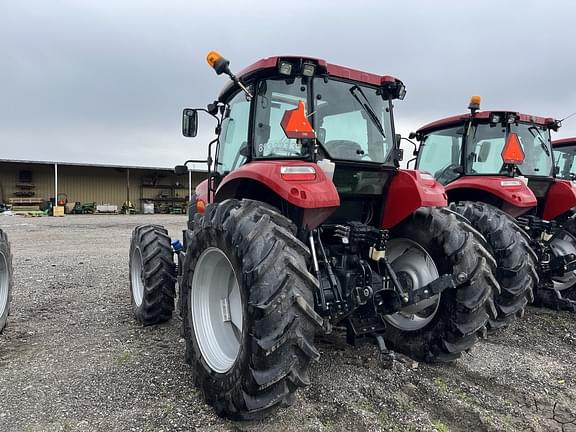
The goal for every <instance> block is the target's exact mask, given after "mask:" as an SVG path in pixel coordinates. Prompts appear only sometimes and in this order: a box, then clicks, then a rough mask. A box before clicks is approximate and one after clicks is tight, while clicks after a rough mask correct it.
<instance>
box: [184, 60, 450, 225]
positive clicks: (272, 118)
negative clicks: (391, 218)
mask: <svg viewBox="0 0 576 432" xmlns="http://www.w3.org/2000/svg"><path fill="white" fill-rule="evenodd" d="M208 61H209V63H211V65H212V66H213V67H214V68H215V69H216V72H217V73H218V72H220V73H226V74H228V75H230V76H231V77H232V80H231V82H229V83H228V85H227V86H226V87H225V88H224V89H223V90H222V92H221V93H220V96H219V98H218V100H217V101H216V102H214V103H213V104H211V105H210V107H209V108H208V110H190V109H187V110H185V112H184V119H183V132H184V135H185V136H193V135H194V134H195V127H196V126H195V122H196V118H197V114H196V113H197V111H209V113H211V114H213V115H214V116H215V117H216V118H217V120H218V126H217V131H216V132H217V134H218V135H219V137H218V139H217V140H216V142H215V144H216V151H215V164H214V167H213V172H212V173H211V175H210V183H209V186H206V188H205V189H206V195H205V196H202V197H199V198H200V199H201V200H203V201H205V203H208V202H214V201H221V200H222V199H225V198H231V197H235V196H238V194H239V193H241V195H242V196H243V197H248V198H254V199H256V198H258V199H262V197H263V196H264V197H268V199H269V201H270V202H269V204H270V205H273V206H275V207H278V208H283V212H284V213H285V214H290V215H291V217H293V218H294V219H299V218H298V215H296V214H295V213H297V212H298V211H297V210H296V209H295V207H299V208H307V205H306V202H308V203H309V205H310V206H312V205H313V204H314V203H313V202H312V201H311V200H312V199H313V198H312V195H313V192H314V191H313V190H312V189H313V188H312V189H311V188H309V187H308V186H307V185H306V184H303V185H302V186H300V187H295V186H294V184H293V183H292V184H291V182H292V181H302V180H305V181H306V180H309V181H311V182H314V181H316V184H315V187H316V188H318V187H320V186H319V185H320V183H321V182H322V181H324V179H326V181H328V182H329V183H330V185H325V186H323V187H324V191H323V193H322V194H321V196H319V197H316V198H317V199H320V200H321V201H322V202H323V205H322V206H323V207H324V208H325V210H324V211H323V213H322V215H320V214H319V213H318V212H317V211H313V210H305V211H304V213H305V214H303V216H302V217H303V218H304V222H305V225H307V226H310V227H314V226H313V225H315V223H316V222H313V221H319V220H320V219H321V218H322V217H324V216H325V215H326V214H327V212H328V210H326V209H328V208H330V209H331V210H330V213H331V219H330V220H331V221H332V222H345V221H349V220H359V221H364V222H366V221H373V222H374V223H375V224H377V223H378V222H380V221H381V220H382V218H383V202H382V201H383V196H384V190H385V187H386V185H387V184H388V182H389V181H390V180H391V178H392V176H393V174H394V172H395V171H397V168H398V166H399V162H400V159H401V152H400V151H399V143H398V138H397V137H396V135H395V131H394V120H393V100H394V99H403V98H404V95H405V87H404V84H403V83H402V82H401V81H400V80H398V79H396V78H394V77H391V76H387V75H385V76H381V75H375V74H371V73H367V72H361V71H357V70H354V69H350V68H347V67H344V66H338V65H334V64H330V63H327V62H326V61H324V60H321V59H316V58H309V57H290V56H286V57H269V58H265V59H262V60H259V61H257V62H256V63H254V64H252V65H251V66H248V67H247V68H245V69H244V70H242V71H240V72H239V73H238V75H237V76H235V75H233V74H232V73H231V72H230V71H229V69H228V66H227V60H225V59H223V58H222V57H221V56H219V54H217V53H211V54H209V56H208ZM189 119H193V120H194V121H193V122H192V123H193V124H192V125H191V124H190V121H189ZM264 170H269V171H266V175H264ZM274 177H276V179H277V180H276V181H268V180H269V179H274ZM319 182H320V183H319ZM433 183H434V182H433ZM312 185H313V184H312V183H310V186H312ZM435 187H436V189H437V190H436V192H438V195H439V196H440V197H441V196H442V195H443V191H442V190H440V189H441V188H440V186H439V185H436V186H435ZM286 202H288V204H287V203H286ZM292 204H293V205H292ZM203 205H204V204H203ZM314 206H315V207H318V205H316V204H314Z"/></svg>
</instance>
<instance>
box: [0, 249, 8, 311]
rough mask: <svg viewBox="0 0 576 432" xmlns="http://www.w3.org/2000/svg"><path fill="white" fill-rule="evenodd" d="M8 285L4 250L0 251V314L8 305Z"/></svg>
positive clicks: (6, 260)
mask: <svg viewBox="0 0 576 432" xmlns="http://www.w3.org/2000/svg"><path fill="white" fill-rule="evenodd" d="M9 285H10V280H9V274H8V258H7V257H6V255H5V254H4V252H2V251H0V316H2V315H4V311H5V310H6V307H7V306H8V288H9Z"/></svg>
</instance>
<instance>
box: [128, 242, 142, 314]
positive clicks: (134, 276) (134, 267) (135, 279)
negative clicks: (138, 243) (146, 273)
mask: <svg viewBox="0 0 576 432" xmlns="http://www.w3.org/2000/svg"><path fill="white" fill-rule="evenodd" d="M130 264H131V265H130V282H131V285H132V297H133V298H134V303H136V306H140V305H141V304H142V301H143V300H144V280H143V278H142V276H143V269H144V261H143V260H142V252H141V251H140V248H139V247H136V248H134V250H133V251H132V256H131V257H130Z"/></svg>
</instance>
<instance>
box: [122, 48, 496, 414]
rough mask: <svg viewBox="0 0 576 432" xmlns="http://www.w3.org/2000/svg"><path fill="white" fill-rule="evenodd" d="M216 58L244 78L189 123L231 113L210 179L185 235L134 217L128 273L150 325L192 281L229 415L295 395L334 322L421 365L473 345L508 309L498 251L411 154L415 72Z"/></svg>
mask: <svg viewBox="0 0 576 432" xmlns="http://www.w3.org/2000/svg"><path fill="white" fill-rule="evenodd" d="M207 60H208V63H209V64H210V65H211V66H212V67H213V68H214V69H215V71H216V72H217V73H218V74H222V73H224V74H227V75H228V76H230V78H231V82H230V83H229V84H228V85H227V86H226V87H225V88H224V90H223V91H222V92H221V94H220V96H219V98H218V100H217V101H215V102H214V103H212V104H210V105H208V107H207V109H185V110H184V114H183V134H184V135H185V136H188V137H193V136H196V134H197V121H198V120H197V119H198V112H199V111H203V112H206V113H208V114H209V115H211V116H212V117H213V118H214V119H215V120H216V130H215V133H216V135H217V138H216V139H214V140H213V141H212V142H211V143H210V144H209V146H208V147H209V156H208V179H207V180H206V181H204V182H202V183H201V184H200V185H199V186H198V187H197V188H196V191H195V195H194V197H193V200H192V204H191V207H190V210H189V221H188V227H187V229H186V230H184V231H183V243H184V245H183V247H181V246H180V245H179V244H178V243H177V242H176V243H174V244H173V247H172V248H171V241H170V238H169V237H168V233H167V231H166V230H165V229H164V228H163V227H161V226H157V225H146V226H140V227H137V228H136V229H135V230H134V233H133V237H132V244H131V248H130V282H131V283H130V286H131V292H132V304H133V308H134V313H135V316H136V318H137V319H138V320H139V321H140V322H141V323H142V324H144V325H149V324H155V323H158V322H161V321H164V320H166V319H168V318H169V317H170V315H171V313H172V311H173V309H174V297H175V296H176V290H175V281H177V282H178V298H179V301H178V309H179V312H180V314H181V316H182V321H183V333H184V337H185V340H186V359H187V361H188V362H189V363H190V364H191V365H192V366H193V369H194V373H195V375H196V383H197V385H198V387H199V388H200V389H201V391H202V393H203V394H204V397H205V399H206V400H207V402H209V403H210V404H212V405H213V406H214V407H215V409H216V412H217V413H218V414H219V415H221V416H226V417H231V418H235V419H251V418H258V417H262V416H265V415H267V414H268V413H269V412H271V411H272V410H273V409H274V408H276V407H278V406H282V405H286V404H290V403H291V401H292V400H293V399H294V392H295V391H296V390H297V389H298V388H299V387H302V386H304V385H307V384H308V383H309V378H308V368H309V366H310V364H311V362H312V361H313V360H317V359H318V358H319V352H318V350H317V349H316V348H315V346H314V336H315V334H316V333H318V332H325V333H329V332H330V331H331V330H332V328H333V327H335V326H338V327H342V328H345V329H346V334H347V340H348V342H350V343H351V344H355V343H356V341H357V340H359V339H361V338H364V337H371V338H373V339H374V340H375V341H377V342H378V345H379V347H380V349H381V350H382V351H383V352H387V346H388V347H390V348H392V349H394V350H396V351H399V352H402V353H405V354H407V355H410V356H412V357H414V358H416V359H419V360H423V361H440V362H441V361H453V360H455V359H457V358H458V357H459V356H460V354H461V353H462V352H464V351H466V350H468V349H470V348H471V347H472V345H473V344H474V343H475V342H476V340H477V336H478V334H483V333H484V331H485V326H486V323H487V320H488V318H489V316H490V314H493V312H494V308H493V302H492V298H493V296H494V295H497V294H498V292H499V288H498V284H497V282H496V280H495V279H494V277H493V274H492V269H493V268H494V267H495V261H494V260H493V258H492V257H491V255H490V254H489V253H488V251H487V249H486V244H485V241H484V239H483V238H482V237H481V236H480V235H479V234H478V233H477V232H476V231H475V230H474V229H473V228H472V227H470V226H469V225H468V223H467V222H466V220H465V218H463V217H461V216H459V215H458V214H456V213H454V212H452V211H450V210H448V209H446V208H444V207H445V206H446V205H447V201H446V195H445V192H444V189H443V188H442V186H441V185H440V184H439V183H438V182H436V181H435V180H434V179H433V178H432V177H431V176H429V175H427V174H421V173H419V172H417V171H410V170H401V169H399V168H398V166H399V160H400V158H401V152H400V150H399V139H398V137H397V136H396V135H395V133H394V121H393V115H392V111H393V103H394V100H396V99H402V98H403V97H404V94H405V89H404V85H403V83H402V82H401V81H400V80H398V79H396V78H393V77H391V76H380V75H375V74H371V73H366V72H361V71H358V70H354V69H350V68H348V67H343V66H337V65H334V64H331V63H328V62H326V61H324V60H321V59H316V58H308V57H293V56H290V57H270V58H265V59H262V60H260V61H258V62H256V63H254V64H252V65H251V66H248V67H247V68H246V69H244V70H243V71H241V72H240V73H239V74H238V76H235V75H234V74H233V73H232V72H231V71H230V69H229V62H228V61H227V60H225V59H224V58H222V56H220V55H219V54H218V53H215V52H211V53H210V54H209V55H208V59H207ZM214 145H215V147H216V148H215V158H214V165H212V162H213V161H212V156H211V154H212V151H211V150H212V146H214ZM175 170H176V172H177V173H181V174H183V173H186V172H187V168H186V166H185V165H184V166H179V167H176V169H175ZM173 252H174V253H176V254H177V262H178V265H177V269H175V266H174V262H173ZM492 316H493V315H492Z"/></svg>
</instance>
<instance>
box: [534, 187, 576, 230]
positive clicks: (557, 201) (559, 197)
mask: <svg viewBox="0 0 576 432" xmlns="http://www.w3.org/2000/svg"><path fill="white" fill-rule="evenodd" d="M574 207H576V187H575V186H574V184H573V183H572V182H571V181H569V180H558V179H556V180H555V181H554V183H552V186H550V189H549V190H548V194H547V195H546V201H545V203H544V212H543V214H542V219H544V220H554V219H556V218H557V217H558V216H560V215H561V214H564V213H566V212H567V211H568V210H570V209H572V208H574Z"/></svg>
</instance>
